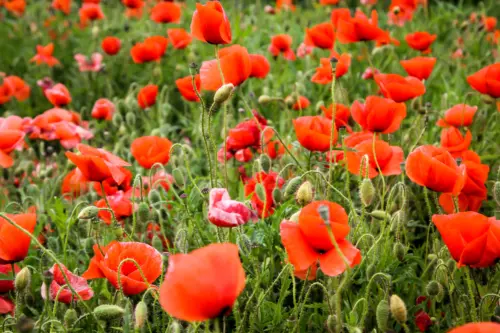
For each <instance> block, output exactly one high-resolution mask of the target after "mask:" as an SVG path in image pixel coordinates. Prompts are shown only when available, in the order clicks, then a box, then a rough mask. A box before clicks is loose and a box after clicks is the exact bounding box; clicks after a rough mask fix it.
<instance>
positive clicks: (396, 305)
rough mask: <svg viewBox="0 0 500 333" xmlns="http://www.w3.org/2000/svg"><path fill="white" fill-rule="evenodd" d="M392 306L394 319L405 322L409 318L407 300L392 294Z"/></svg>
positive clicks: (401, 322)
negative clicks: (404, 300)
mask: <svg viewBox="0 0 500 333" xmlns="http://www.w3.org/2000/svg"><path fill="white" fill-rule="evenodd" d="M390 308H391V314H392V316H393V317H394V319H396V321H397V322H398V323H400V324H404V323H405V322H406V320H407V318H408V312H407V311H406V305H405V302H403V300H402V299H401V298H400V297H399V296H398V295H395V294H394V295H392V296H391V303H390Z"/></svg>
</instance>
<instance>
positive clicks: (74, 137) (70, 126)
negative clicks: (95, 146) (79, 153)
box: [45, 121, 94, 149]
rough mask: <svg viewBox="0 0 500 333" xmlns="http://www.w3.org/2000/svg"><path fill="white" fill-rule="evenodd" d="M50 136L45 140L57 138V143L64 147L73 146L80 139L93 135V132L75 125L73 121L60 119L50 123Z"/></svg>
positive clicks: (71, 147)
mask: <svg viewBox="0 0 500 333" xmlns="http://www.w3.org/2000/svg"><path fill="white" fill-rule="evenodd" d="M52 126H53V128H52V132H50V135H51V136H50V137H46V138H45V139H46V140H49V141H50V140H59V143H60V144H61V145H62V146H63V147H64V148H66V149H73V148H75V147H76V146H77V145H78V144H79V143H80V142H81V141H82V140H89V139H91V138H93V137H94V134H92V132H90V131H89V130H87V129H85V128H83V127H80V126H77V125H75V124H74V123H71V122H67V121H61V122H58V123H55V124H53V125H52Z"/></svg>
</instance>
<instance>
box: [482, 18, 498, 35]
mask: <svg viewBox="0 0 500 333" xmlns="http://www.w3.org/2000/svg"><path fill="white" fill-rule="evenodd" d="M482 23H483V26H484V29H485V30H486V31H488V32H493V31H495V27H496V26H497V18H496V17H494V16H483V18H482Z"/></svg>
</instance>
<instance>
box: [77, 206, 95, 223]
mask: <svg viewBox="0 0 500 333" xmlns="http://www.w3.org/2000/svg"><path fill="white" fill-rule="evenodd" d="M97 214H99V208H97V207H96V206H87V207H85V208H84V209H82V210H81V211H80V214H78V219H79V220H91V219H95V218H96V217H97Z"/></svg>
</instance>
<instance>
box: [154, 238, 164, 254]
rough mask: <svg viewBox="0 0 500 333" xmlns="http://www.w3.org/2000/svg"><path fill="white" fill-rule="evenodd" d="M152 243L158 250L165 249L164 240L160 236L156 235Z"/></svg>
mask: <svg viewBox="0 0 500 333" xmlns="http://www.w3.org/2000/svg"><path fill="white" fill-rule="evenodd" d="M151 245H153V247H154V248H155V249H157V250H158V251H160V252H162V251H163V242H162V240H161V238H160V237H158V236H156V235H154V236H153V240H152V241H151Z"/></svg>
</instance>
